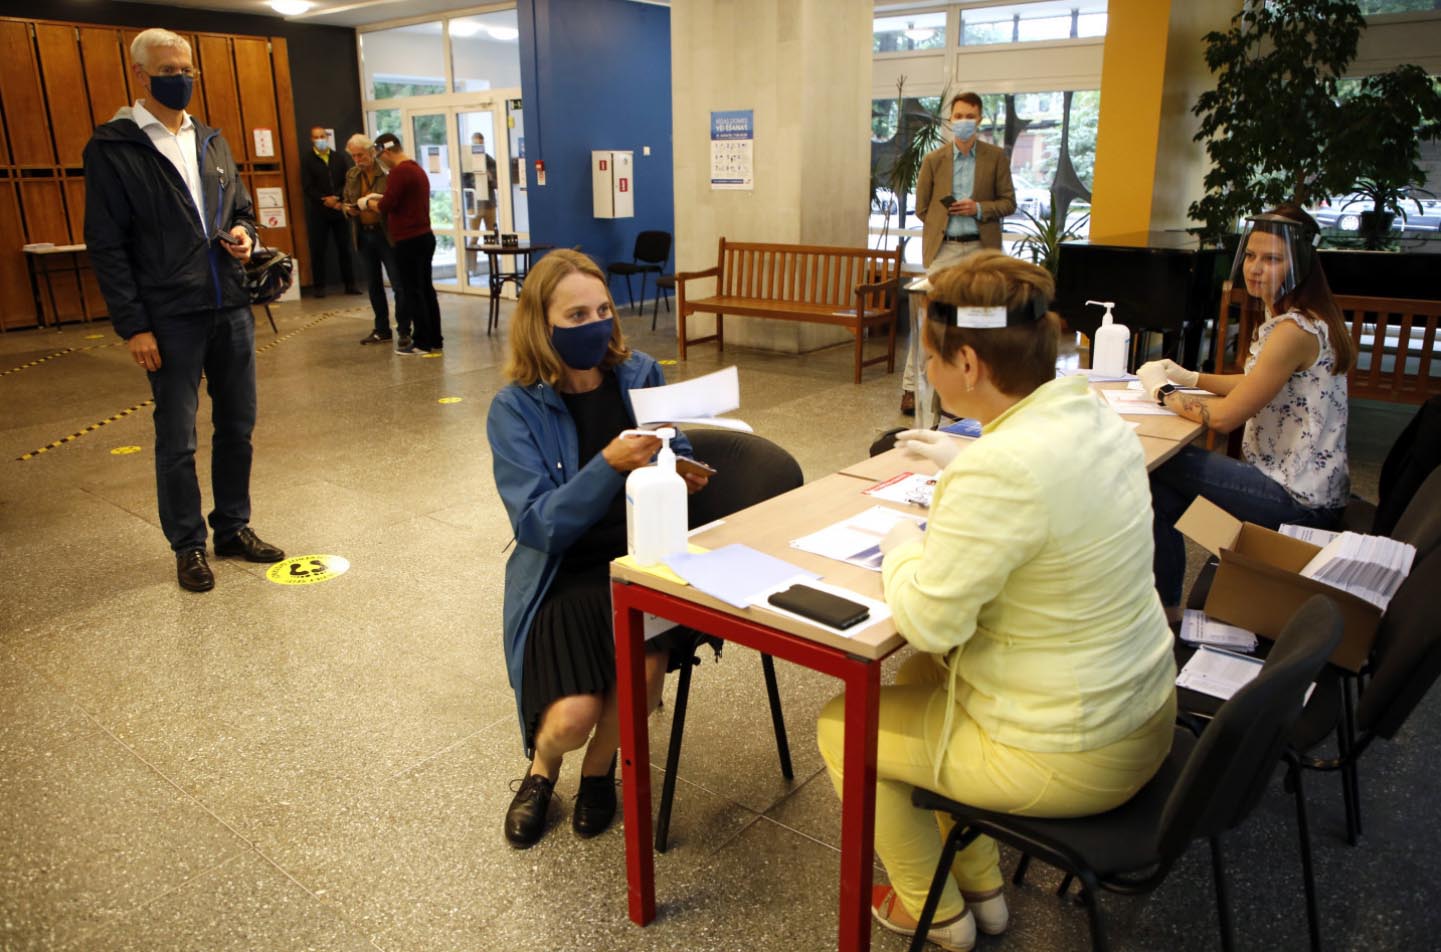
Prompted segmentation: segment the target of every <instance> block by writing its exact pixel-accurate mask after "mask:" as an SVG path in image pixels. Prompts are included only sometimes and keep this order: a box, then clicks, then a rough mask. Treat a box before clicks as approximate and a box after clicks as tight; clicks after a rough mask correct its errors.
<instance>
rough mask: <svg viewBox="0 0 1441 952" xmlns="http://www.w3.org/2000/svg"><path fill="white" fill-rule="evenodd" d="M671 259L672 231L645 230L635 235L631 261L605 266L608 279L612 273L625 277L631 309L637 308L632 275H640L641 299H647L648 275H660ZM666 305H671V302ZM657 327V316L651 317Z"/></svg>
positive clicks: (653, 324)
mask: <svg viewBox="0 0 1441 952" xmlns="http://www.w3.org/2000/svg"><path fill="white" fill-rule="evenodd" d="M669 260H670V232H668V231H643V232H641V233H640V234H638V235H636V236H635V249H634V250H633V251H632V252H631V260H630V261H618V262H616V263H615V264H608V265H606V266H605V277H606V281H609V280H610V278H611V275H615V274H619V275H624V277H625V294H626V298H627V300H628V301H629V302H630V307H631V310H635V300H636V298H635V292H634V289H632V288H631V286H630V276H631V275H633V274H638V275H640V299H641V300H642V301H644V300H645V281H646V275H648V274H654V275H660V274H661V273H662V272H664V271H665V265H666V262H667V261H669ZM666 307H670V305H669V304H667V305H666ZM654 328H655V318H654V317H652V318H651V329H652V330H654Z"/></svg>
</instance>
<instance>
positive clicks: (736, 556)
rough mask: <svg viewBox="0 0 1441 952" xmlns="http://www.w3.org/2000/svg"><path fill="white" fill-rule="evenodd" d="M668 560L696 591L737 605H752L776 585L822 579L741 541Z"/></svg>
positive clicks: (741, 606)
mask: <svg viewBox="0 0 1441 952" xmlns="http://www.w3.org/2000/svg"><path fill="white" fill-rule="evenodd" d="M665 561H666V564H667V565H669V566H670V567H671V569H672V570H674V571H675V573H676V574H677V575H679V576H681V577H682V578H684V579H685V580H686V582H687V583H689V584H690V585H691V587H693V588H695V589H696V590H697V591H701V592H705V593H706V594H707V595H711V596H714V597H715V598H719V599H720V600H721V601H723V602H725V603H726V604H727V605H734V606H735V607H736V608H745V607H746V606H747V605H750V604H752V600H753V598H754V597H755V594H756V592H759V591H766V592H770V591H774V590H775V587H776V586H777V585H782V586H787V585H790V584H792V583H793V582H797V581H809V580H811V579H816V578H820V576H819V575H818V574H816V573H815V572H808V571H806V570H805V569H803V568H801V567H800V566H799V565H792V564H790V563H789V562H786V561H784V560H782V559H777V558H775V557H774V556H770V555H766V554H765V553H764V552H758V551H756V550H755V549H752V548H751V547H750V546H748V545H741V544H740V543H732V544H730V545H723V546H721V547H720V548H719V549H716V550H714V551H712V552H703V553H701V554H698V555H697V554H692V553H689V552H687V553H683V554H681V555H673V556H671V557H670V558H668V559H666V560H665Z"/></svg>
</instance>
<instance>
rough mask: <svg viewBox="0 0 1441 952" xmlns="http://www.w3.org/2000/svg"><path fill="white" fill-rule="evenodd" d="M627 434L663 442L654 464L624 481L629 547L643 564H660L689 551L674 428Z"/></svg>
mask: <svg viewBox="0 0 1441 952" xmlns="http://www.w3.org/2000/svg"><path fill="white" fill-rule="evenodd" d="M626 432H627V433H628V434H634V435H637V436H657V437H660V441H661V446H660V452H659V453H658V454H656V460H655V465H654V466H643V467H641V468H640V469H636V470H632V471H631V474H630V475H629V476H627V477H626V480H625V535H626V542H627V547H628V549H629V551H630V554H631V556H632V557H633V558H634V559H635V560H636V562H637V563H639V564H640V565H642V566H652V565H657V564H659V563H660V562H661V560H662V559H664V558H666V557H667V556H670V555H676V554H677V553H680V552H684V551H685V550H686V542H685V539H686V531H687V528H688V527H687V525H686V503H687V493H686V485H685V480H684V479H682V478H681V475H680V474H679V473H677V472H676V471H675V451H674V450H672V449H671V448H670V441H671V440H672V439H674V438H675V429H674V428H672V427H668V426H663V427H661V428H659V429H657V430H655V431H654V432H649V431H644V430H627V431H626Z"/></svg>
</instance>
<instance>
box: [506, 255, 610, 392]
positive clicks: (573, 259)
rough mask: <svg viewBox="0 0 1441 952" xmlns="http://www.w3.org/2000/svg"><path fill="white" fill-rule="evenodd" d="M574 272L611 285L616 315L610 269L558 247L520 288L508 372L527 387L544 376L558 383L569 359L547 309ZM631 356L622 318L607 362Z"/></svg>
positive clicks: (607, 295) (605, 364) (607, 293)
mask: <svg viewBox="0 0 1441 952" xmlns="http://www.w3.org/2000/svg"><path fill="white" fill-rule="evenodd" d="M572 274H584V275H587V276H589V277H592V278H595V279H596V280H597V281H599V282H600V286H601V287H603V288H605V300H606V303H607V304H609V305H610V312H611V314H612V315H614V314H615V302H614V301H612V300H611V297H610V288H609V287H608V286H607V285H606V283H605V272H603V271H601V270H600V268H599V267H598V266H597V265H596V263H595V262H594V261H592V260H590V258H588V257H586V256H585V255H583V254H581V253H580V252H579V251H573V250H571V249H569V248H557V249H556V250H555V251H552V252H550V253H549V254H547V255H546V256H545V257H544V258H541V259H540V261H539V262H537V263H536V265H535V267H534V268H531V269H530V273H529V274H527V275H526V276H525V286H524V287H523V288H522V289H521V292H520V301H519V303H517V304H516V307H515V315H514V316H513V317H511V319H510V358H509V359H508V360H507V361H506V363H505V369H504V370H503V373H504V374H505V375H506V377H508V378H510V379H511V380H512V381H514V382H515V383H518V384H520V385H521V386H522V387H529V386H530V385H532V384H535V383H539V382H540V381H542V380H544V381H545V382H546V383H548V384H550V385H551V386H552V387H553V386H555V385H556V383H558V382H559V381H560V378H561V374H562V373H563V372H564V368H565V364H564V362H563V361H562V360H561V359H560V355H559V354H557V353H556V352H555V347H554V346H553V345H552V344H551V342H550V332H551V327H550V321H549V320H547V319H546V311H547V310H549V308H550V301H551V298H552V297H553V296H554V295H555V289H556V286H557V285H559V284H560V282H561V281H563V280H565V278H567V277H568V276H570V275H572ZM628 357H630V349H629V348H628V347H626V346H625V335H624V334H622V333H621V329H620V321H619V320H618V319H617V320H616V321H615V323H614V325H613V327H612V330H611V333H610V345H609V346H608V347H607V348H606V350H605V359H604V360H602V361H601V364H600V365H601V366H602V367H614V366H615V365H616V364H619V363H623V362H624V361H625V360H626V358H628Z"/></svg>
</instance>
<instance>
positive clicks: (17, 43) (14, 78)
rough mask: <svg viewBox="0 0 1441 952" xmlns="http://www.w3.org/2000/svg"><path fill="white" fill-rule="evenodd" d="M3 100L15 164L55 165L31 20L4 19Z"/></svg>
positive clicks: (0, 44)
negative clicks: (31, 36)
mask: <svg viewBox="0 0 1441 952" xmlns="http://www.w3.org/2000/svg"><path fill="white" fill-rule="evenodd" d="M0 100H3V102H4V104H5V125H6V131H7V132H8V133H9V136H10V152H11V156H12V158H13V160H14V162H15V164H16V165H28V166H47V167H48V166H53V165H54V164H55V149H54V148H53V147H52V146H51V144H50V128H49V126H48V125H47V123H46V121H45V97H44V94H43V93H42V92H41V91H40V70H39V67H38V66H37V64H36V62H35V47H34V45H33V44H32V43H31V40H30V24H29V23H24V22H19V21H16V20H5V21H0Z"/></svg>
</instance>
